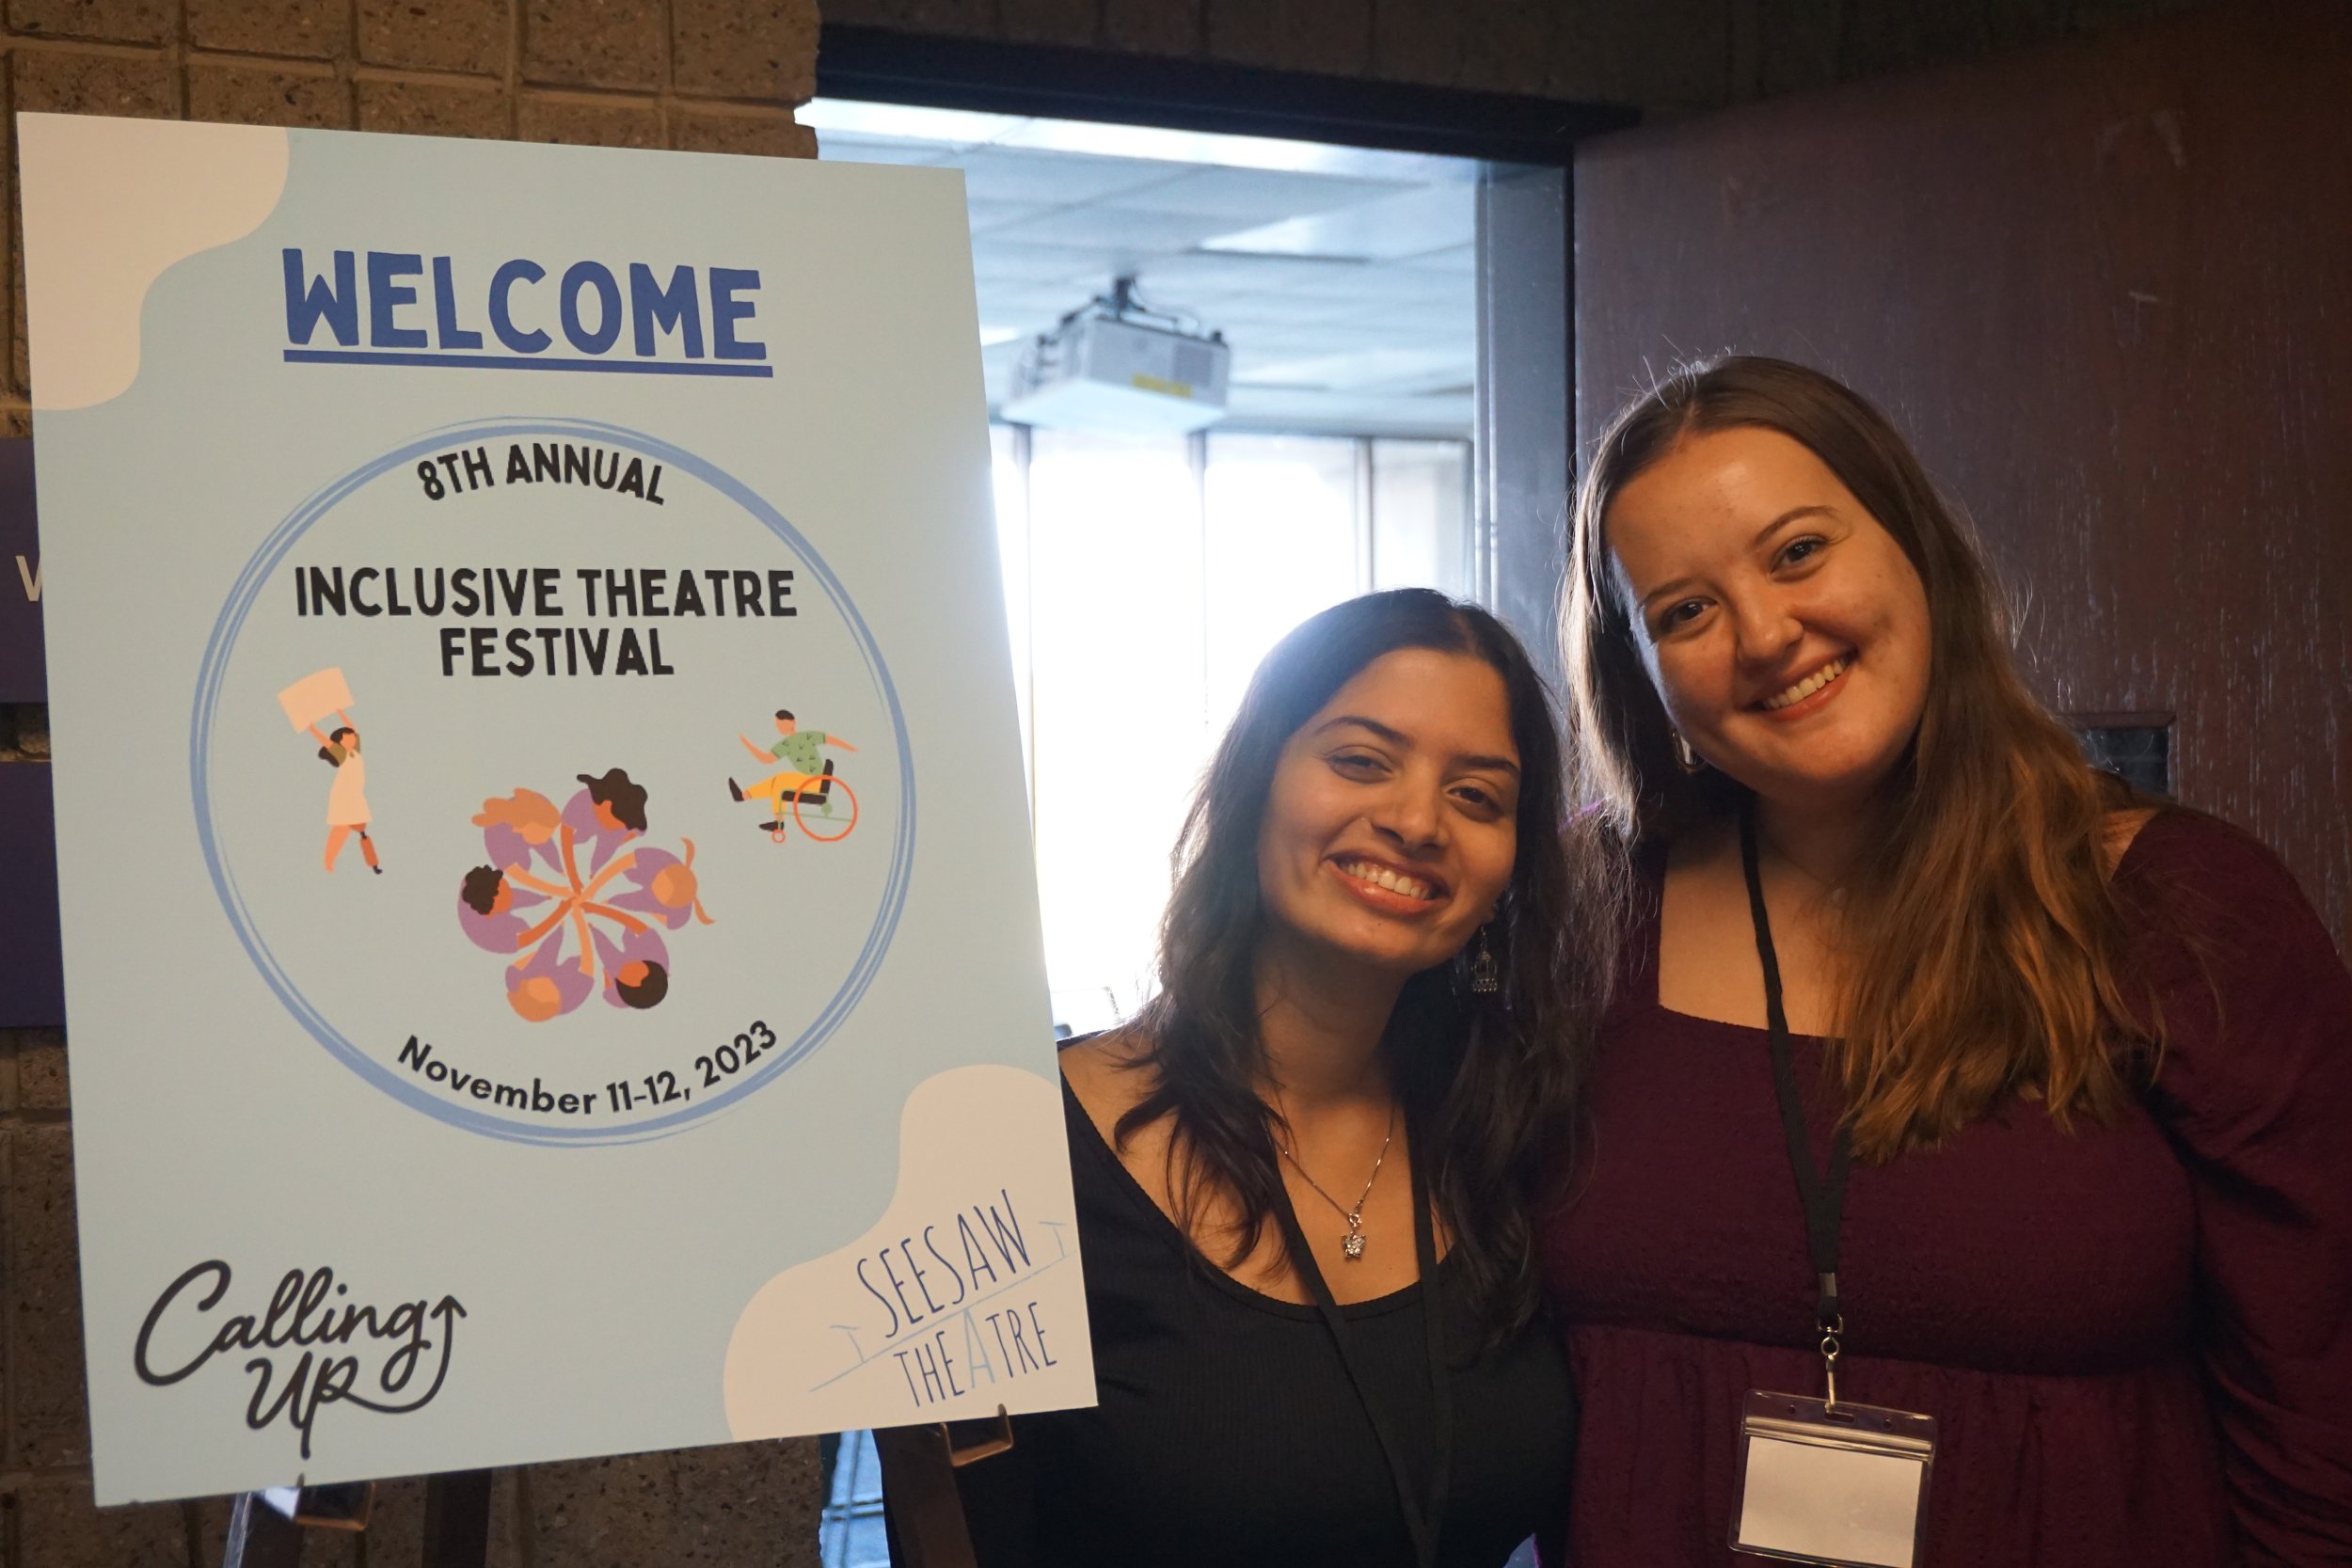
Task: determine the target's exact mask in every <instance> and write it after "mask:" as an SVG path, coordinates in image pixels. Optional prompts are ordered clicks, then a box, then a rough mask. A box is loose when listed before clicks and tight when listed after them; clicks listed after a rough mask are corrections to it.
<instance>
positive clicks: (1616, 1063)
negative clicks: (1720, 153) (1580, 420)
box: [1542, 358, 2352, 1568]
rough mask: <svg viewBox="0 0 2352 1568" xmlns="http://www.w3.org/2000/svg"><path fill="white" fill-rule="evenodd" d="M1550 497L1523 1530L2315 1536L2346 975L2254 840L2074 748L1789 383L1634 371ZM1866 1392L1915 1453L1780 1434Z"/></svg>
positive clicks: (2203, 1544)
mask: <svg viewBox="0 0 2352 1568" xmlns="http://www.w3.org/2000/svg"><path fill="white" fill-rule="evenodd" d="M1574 527H1575V532H1574V537H1573V540H1572V551H1571V564H1570V571H1569V582H1568V596H1567V603H1566V613H1565V637H1566V653H1567V657H1568V662H1569V666H1570V689H1571V714H1572V727H1573V730H1574V752H1575V757H1576V761H1577V765H1578V768H1577V770H1578V771H1579V772H1580V773H1581V783H1582V785H1583V789H1584V791H1585V793H1586V794H1587V795H1589V797H1590V798H1591V799H1593V800H1596V801H1597V802H1598V808H1599V809H1598V810H1597V812H1596V813H1595V814H1593V815H1592V816H1588V817H1586V818H1581V819H1580V820H1581V822H1582V823H1583V824H1584V825H1585V826H1587V827H1591V828H1594V829H1596V830H1597V831H1599V832H1603V833H1613V834H1614V836H1615V837H1616V838H1617V840H1618V841H1619V842H1620V843H1621V844H1622V845H1625V846H1627V847H1630V848H1631V850H1632V855H1631V863H1632V865H1633V866H1634V867H1635V869H1636V874H1635V875H1634V877H1633V878H1632V879H1631V882H1632V886H1631V893H1632V897H1631V901H1630V904H1631V919H1630V920H1629V922H1628V923H1627V925H1626V927H1625V928H1626V930H1627V931H1628V932H1629V937H1628V939H1627V940H1626V941H1625V942H1623V944H1622V948H1623V952H1624V955H1625V961H1624V963H1623V966H1622V969H1621V971H1620V980H1619V984H1618V987H1617V992H1616V996H1615V998H1614V1000H1613V1004H1612V1006H1611V1010H1610V1013H1609V1015H1608V1020H1607V1022H1606V1023H1605V1025H1604V1027H1603V1030H1602V1033H1601V1037H1600V1042H1599V1047H1598V1053H1597V1061H1596V1065H1595V1069H1594V1074H1593V1084H1592V1093H1591V1097H1590V1101H1589V1107H1590V1115H1591V1130H1590V1132H1591V1135H1590V1137H1589V1139H1588V1140H1587V1142H1586V1143H1585V1144H1584V1145H1583V1146H1581V1150H1580V1154H1579V1157H1578V1158H1575V1159H1571V1160H1566V1161H1564V1162H1563V1168H1564V1173H1565V1182H1564V1185H1565V1191H1566V1194H1567V1196H1568V1198H1569V1202H1568V1204H1567V1206H1566V1208H1565V1210H1564V1211H1563V1212H1560V1213H1558V1214H1557V1215H1556V1216H1554V1217H1552V1218H1550V1219H1549V1220H1548V1221H1547V1223H1546V1226H1545V1228H1544V1233H1543V1236H1542V1250H1543V1255H1544V1267H1545V1273H1546V1278H1547V1284H1548V1285H1549V1293H1550V1296H1551V1299H1552V1302H1553V1304H1554V1307H1555V1308H1556V1310H1557V1311H1558V1313H1559V1315H1560V1317H1561V1319H1562V1320H1563V1322H1564V1323H1565V1326H1566V1329H1567V1333H1568V1342H1569V1349H1570V1354H1571V1357H1572V1359H1573V1361H1574V1363H1575V1366H1576V1370H1577V1373H1578V1382H1579V1386H1580V1389H1581V1395H1582V1399H1583V1411H1584V1423H1583V1428H1582V1438H1581V1444H1580V1447H1579V1451H1578V1459H1577V1464H1576V1468H1575V1470H1574V1477H1575V1485H1574V1492H1575V1495H1576V1497H1577V1504H1578V1507H1577V1513H1576V1527H1575V1531H1574V1541H1573V1543H1572V1550H1571V1560H1573V1561H1574V1562H1576V1563H1577V1564H1578V1568H1695V1565H1698V1564H1725V1565H1728V1564H1730V1563H1732V1562H1734V1561H1737V1560H1740V1558H1739V1557H1738V1556H1737V1555H1736V1554H1735V1551H1734V1545H1735V1543H1736V1542H1745V1543H1746V1544H1748V1546H1749V1547H1750V1548H1751V1549H1755V1548H1757V1547H1760V1546H1771V1545H1777V1546H1778V1547H1779V1548H1780V1549H1781V1550H1782V1551H1784V1552H1788V1553H1793V1554H1794V1555H1795V1556H1797V1557H1798V1558H1799V1559H1800V1560H1821V1559H1827V1558H1835V1559H1839V1560H1850V1561H1862V1562H1873V1563H1875V1562H1901V1563H1909V1562H1912V1561H1915V1560H1921V1561H1925V1562H1927V1563H1929V1564H1931V1565H1933V1568H1979V1565H1980V1568H2033V1565H2041V1564H2046V1565H2050V1568H2058V1565H2059V1564H2064V1565H2065V1568H2127V1565H2128V1568H2141V1565H2145V1564H2151V1563H2164V1564H2168V1565H2175V1568H2225V1565H2235V1564H2244V1563H2255V1562H2260V1563H2288V1564H2315V1563H2319V1562H2323V1561H2325V1562H2344V1561H2346V1560H2352V1137H2347V1135H2346V1132H2347V1129H2352V977H2347V975H2346V974H2345V972H2344V964H2343V962H2342V960H2341V959H2340V958H2338V956H2337V954H2336V951H2335V947H2334V944H2333V942H2331V941H2330V940H2329V937H2328V932H2327V931H2326V929H2325V928H2324V927H2322V926H2321V925H2320V923H2319V921H2318V919H2317V918H2316V917H2315V916H2314V915H2313V914H2312V910H2311V908H2310V906H2309V905H2308V904H2307V903H2306V902H2305V901H2304V899H2303V896H2302V895H2301V894H2300V893H2299V892H2298V891H2297V889H2296V883H2295V879H2294V878H2293V877H2292V876H2291V875H2290V874H2289V873H2288V872H2287V870H2286V869H2285V867H2283V866H2282V865H2280V863H2279V862H2278V860H2277V859H2276V858H2275V857H2274V856H2272V855H2271V854H2270V853H2269V852H2268V851H2266V850H2265V849H2264V848H2263V847H2261V846H2259V845H2258V844H2256V843H2255V842H2254V841H2253V840H2252V839H2250V838H2249V837H2248V836H2247V835H2245V834H2244V833H2241V832H2237V831H2236V830H2234V829H2233V828H2230V827H2227V826H2225V825H2224V824H2222V823H2220V822H2218V821H2216V820H2215V819H2213V818H2211V817H2209V816H2202V815H2200V814H2197V813H2193V812H2189V811H2185V810H2179V809H2175V808H2171V807H2161V808H2159V807H2158V806H2157V804H2156V803H2155V802H2154V801H2152V800H2143V799H2141V798H2139V797H2137V796H2136V795H2134V794H2133V793H2132V792H2131V791H2130V790H2129V789H2127V788H2126V787H2124V786H2123V784H2122V783H2121V782H2120V781H2118V780H2116V779H2114V778H2112V777H2109V776H2107V775H2106V774H2103V773H2100V772H2097V771H2095V770H2094V769H2092V768H2091V767H2090V765H2089V764H2088V763H2086V762H2085V760H2084V759H2083V756H2082V753H2081V752H2080V751H2079V750H2078V749H2077V747H2076V746H2075V743H2074V738H2073V736H2070V735H2069V734H2068V733H2067V731H2066V730H2065V729H2064V728H2063V727H2062V726H2061V725H2060V724H2058V722H2057V721H2055V720H2054V719H2053V718H2052V717H2051V716H2050V715H2049V714H2048V713H2047V712H2046V711H2044V710H2043V708H2042V706H2041V705H2040V704H2039V703H2037V702H2036V701H2035V700H2034V698H2033V697H2032V695H2031V694H2030V693H2029V692H2028V691H2027V689H2026V686H2025V684H2024V683H2023V681H2022V680H2021V679H2020V678H2019V676H2018V674H2017V673H2016V671H2015V669H2014V667H2013V666H2012V664H2011V662H2010V655H2009V650H2008V646H2007V640H2006V637H2005V635H2004V632H2003V628H2002V626H2001V619H2000V616H1999V613H1998V609H1999V601H1998V597H1997V594H1996V592H1995V589H1994V582H1993V579H1992V577H1991V574H1990V573H1989V572H1988V570H1987V568H1986V566H1985V564H1984V562H1983V560H1982V558H1981V555H1980V553H1979V549H1978V547H1977V546H1976V544H1975V541H1974V540H1973V538H1972V537H1971V535H1970V532H1969V531H1968V529H1967V527H1966V526H1965V524H1964V523H1963V520H1962V519H1961V517H1960V516H1959V515H1957V514H1956V513H1955V512H1954V511H1953V510H1952V509H1951V508H1950V507H1949V506H1947V504H1946V503H1945V502H1944V501H1943V500H1941V499H1939V498H1938V497H1937V496H1936V494H1935V491H1934V489H1933V488H1932V486H1931V484H1930V483H1929V482H1928V480H1927V478H1926V475H1925V474H1924V473H1923V472H1922V470H1921V468H1920V466H1919V463H1918V461H1917V459H1916V458H1915V457H1914V456H1913V455H1912V453H1911V451H1910V449H1909V448H1908V447H1907V446H1906V445H1905V444H1904V442H1903V440H1902V438H1901V436H1899V435H1898V434H1897V433H1896V432H1895V430H1894V428H1893V427H1892V426H1891V425H1890V424H1889V423H1888V422H1887V420H1885V418H1884V417H1883V415H1881V414H1880V413H1879V411H1878V410H1877V409H1875V408H1873V407H1871V406H1870V405H1869V404H1867V403H1866V402H1864V401H1863V400H1862V399H1861V398H1859V397H1857V396H1855V395H1854V394H1853V393H1852V392H1851V391H1850V390H1848V389H1847V388H1844V387H1842V386H1840V385H1839V384H1838V383H1836V381H1833V380H1831V379H1830V378H1829V377H1827V376H1825V375H1822V374H1820V373H1819V372H1814V371H1810V370H1806V369H1804V368H1803V367H1801V366H1796V365H1791V364H1787V363H1784V362H1782V361H1778V360H1772V359H1756V358H1734V359H1727V360H1724V361H1723V362H1721V363H1719V364H1715V365H1711V366H1701V367H1696V368H1693V369H1690V370H1686V371H1681V372H1677V373H1675V374H1673V375H1671V376H1669V377H1668V378H1666V380H1665V381H1664V382H1662V383H1661V385H1660V386H1659V387H1658V388H1656V389H1655V390H1653V391H1652V392H1650V393H1649V394H1648V395H1646V396H1645V397H1643V398H1641V399H1639V400H1638V401H1637V402H1636V403H1634V404H1632V405H1631V406H1630V407H1629V408H1628V409H1627V410H1626V411H1625V412H1624V413H1622V414H1621V415H1620V416H1619V417H1618V418H1617V420H1616V421H1615V422H1614V423H1613V425H1612V426H1611V427H1610V429H1609V431H1608V432H1607V434H1606V435H1605V436H1603V438H1602V440H1601V442H1600V444H1599V447H1598V449H1597V451H1596V453H1595V454H1594V457H1593V460H1592V463H1591V465H1590V467H1589V468H1588V470H1587V472H1586V474H1585V477H1584V481H1583V485H1582V489H1581V493H1580V495H1579V497H1578V501H1577V508H1576V518H1575V525H1574ZM1824 1396H1826V1398H1824ZM1813 1402H1829V1403H1832V1409H1831V1410H1830V1411H1820V1410H1818V1409H1814V1408H1813ZM1837 1412H1842V1413H1843V1414H1842V1416H1840V1415H1838V1414H1837ZM1886 1412H1894V1413H1898V1414H1896V1415H1894V1416H1888V1415H1887V1414H1885V1413H1886ZM1917 1418H1931V1419H1932V1422H1933V1423H1934V1433H1933V1435H1934V1440H1935V1442H1936V1443H1937V1445H1938V1447H1937V1449H1936V1451H1935V1453H1934V1459H1933V1465H1932V1467H1931V1469H1930V1470H1927V1471H1925V1472H1922V1471H1921V1470H1920V1469H1919V1466H1918V1464H1917V1457H1916V1453H1915V1452H1913V1453H1912V1456H1911V1457H1910V1458H1908V1459H1905V1458H1903V1457H1902V1456H1901V1455H1900V1454H1899V1453H1889V1454H1887V1455H1883V1456H1882V1461H1883V1463H1882V1464H1881V1466H1880V1467H1879V1468H1877V1469H1874V1470H1869V1471H1868V1472H1867V1474H1868V1476H1869V1477H1872V1478H1875V1479H1874V1480H1870V1481H1868V1483H1867V1484H1864V1485H1861V1490H1859V1491H1857V1492H1854V1493H1853V1494H1852V1495H1851V1496H1846V1495H1834V1494H1835V1489H1834V1488H1829V1487H1825V1486H1824V1485H1822V1484H1821V1482H1820V1477H1821V1475H1822V1474H1823V1473H1824V1472H1820V1471H1817V1470H1807V1469H1806V1465H1807V1464H1815V1465H1829V1464H1831V1463H1832V1461H1830V1460H1826V1459H1822V1458H1820V1456H1822V1455H1828V1454H1842V1455H1846V1456H1848V1457H1846V1458H1841V1459H1838V1460H1836V1461H1835V1463H1836V1464H1841V1465H1861V1464H1862V1463H1863V1462H1862V1461H1861V1460H1858V1459H1854V1458H1852V1457H1851V1455H1853V1454H1856V1453H1859V1452H1860V1451H1861V1450H1860V1449H1851V1448H1848V1449H1839V1448H1838V1447H1837V1446H1836V1434H1837V1433H1840V1432H1842V1433H1845V1434H1847V1435H1849V1436H1851V1434H1852V1433H1857V1432H1867V1433H1873V1434H1876V1435H1879V1436H1888V1437H1916V1436H1919V1435H1920V1434H1922V1433H1925V1432H1926V1431H1927V1429H1926V1427H1925V1426H1924V1425H1923V1424H1922V1423H1921V1422H1920V1421H1919V1420H1918V1419H1917ZM1790 1420H1796V1421H1797V1422H1798V1424H1799V1425H1801V1426H1803V1425H1804V1424H1805V1423H1806V1422H1810V1423H1811V1424H1810V1426H1809V1427H1806V1430H1808V1431H1810V1432H1812V1433H1814V1435H1815V1437H1816V1438H1819V1437H1820V1434H1821V1433H1824V1432H1827V1433H1830V1434H1831V1435H1830V1438H1829V1440H1828V1442H1827V1446H1822V1445H1821V1444H1820V1443H1819V1442H1817V1443H1815V1444H1814V1446H1812V1447H1809V1448H1799V1449H1791V1448H1790V1447H1789V1438H1788V1434H1789V1433H1790V1432H1791V1431H1793V1430H1794V1429H1793V1428H1791V1427H1790V1426H1789V1425H1788V1422H1789V1421H1790ZM1841 1420H1842V1422H1843V1425H1842V1426H1840V1425H1839V1422H1840V1421H1841ZM1758 1421H1761V1422H1762V1423H1763V1424H1762V1425H1760V1426H1759V1425H1758V1424H1757V1422H1758ZM1759 1433H1761V1434H1762V1435H1760V1436H1759V1435H1758V1434H1759ZM1775 1433H1778V1434H1779V1435H1774V1434H1775ZM1743 1446H1744V1450H1745V1452H1746V1454H1747V1456H1748V1457H1747V1468H1746V1470H1745V1472H1744V1479H1742V1476H1743V1472H1742V1470H1741V1463H1742V1461H1741V1454H1742V1451H1743ZM1792 1453H1801V1454H1803V1455H1807V1456H1812V1457H1811V1458H1810V1459H1808V1460H1806V1462H1805V1463H1803V1464H1801V1463H1798V1462H1797V1461H1795V1460H1792V1459H1791V1457H1790V1456H1791V1454H1792ZM1759 1454H1762V1455H1764V1456H1766V1457H1765V1458H1764V1459H1761V1460H1759V1459H1758V1457H1757V1456H1758V1455H1759ZM1904 1465H1910V1466H1911V1468H1910V1469H1909V1470H1905V1469H1904V1468H1903V1466H1904ZM1888 1466H1891V1468H1890V1467H1888ZM1801 1471H1803V1472H1804V1475H1800V1474H1799V1472H1801ZM1864 1474H1865V1472H1864V1470H1862V1469H1855V1470H1853V1471H1852V1472H1851V1475H1849V1476H1848V1479H1849V1480H1854V1479H1856V1478H1859V1477H1863V1476H1864ZM1922 1474H1924V1475H1925V1477H1926V1481H1925V1494H1924V1499H1922V1498H1921V1497H1920V1496H1919V1492H1920V1486H1919V1481H1920V1477H1921V1475H1922ZM1807 1476H1810V1477H1811V1479H1810V1480H1807V1479H1805V1478H1806V1477H1807ZM1858 1484H1859V1483H1858ZM1873 1488H1876V1490H1873ZM1866 1493H1867V1495H1868V1497H1869V1498H1870V1499H1871V1500H1872V1501H1873V1502H1874V1503H1875V1504H1876V1505H1877V1506H1878V1508H1879V1512H1878V1513H1870V1512H1869V1511H1868V1510H1856V1509H1854V1508H1853V1507H1852V1506H1851V1505H1852V1504H1853V1502H1854V1500H1855V1498H1856V1497H1862V1496H1864V1494H1866Z"/></svg>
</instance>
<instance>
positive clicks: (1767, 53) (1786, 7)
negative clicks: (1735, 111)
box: [1732, 0, 2041, 98]
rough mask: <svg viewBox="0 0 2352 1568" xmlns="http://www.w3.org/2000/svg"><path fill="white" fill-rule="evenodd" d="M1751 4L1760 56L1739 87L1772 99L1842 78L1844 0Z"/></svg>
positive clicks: (1748, 23) (1756, 0) (1748, 25)
mask: <svg viewBox="0 0 2352 1568" xmlns="http://www.w3.org/2000/svg"><path fill="white" fill-rule="evenodd" d="M2036 3H2041V0H2036ZM1750 9H1751V10H1752V11H1753V13H1754V14H1753V15H1752V16H1750V17H1748V18H1746V19H1745V26H1744V29H1743V30H1744V31H1745V32H1746V33H1747V34H1749V35H1750V36H1751V38H1752V41H1753V53H1754V55H1755V60H1754V64H1753V67H1752V68H1751V69H1750V70H1749V71H1745V72H1743V73H1741V74H1740V76H1739V77H1737V78H1736V79H1735V80H1734V82H1733V84H1732V90H1733V91H1734V92H1737V93H1739V94H1740V95H1741V96H1753V97H1764V98H1769V97H1775V96H1778V95H1779V94H1782V93H1788V92H1803V91H1804V90H1805V89H1807V88H1809V87H1827V86H1828V85H1829V84H1831V83H1832V82H1835V81H1836V80H1837V39H1838V34H1839V32H1840V31H1841V30H1842V28H1843V25H1844V17H1845V8H1844V7H1843V5H1841V4H1840V0H1751V3H1750Z"/></svg>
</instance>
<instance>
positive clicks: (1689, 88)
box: [1551, 0, 1732, 110]
mask: <svg viewBox="0 0 2352 1568" xmlns="http://www.w3.org/2000/svg"><path fill="white" fill-rule="evenodd" d="M1553 25H1554V31H1553V34H1552V71H1551V90H1552V92H1553V93H1554V94H1556V95H1558V96H1560V97H1565V98H1593V99H1601V100H1605V101H1608V102H1611V103H1633V104H1639V105H1641V106H1642V107H1644V108H1645V109H1654V110H1677V109H1692V108H1698V107H1702V106H1706V105H1709V104H1716V103H1724V102H1725V101H1726V100H1727V99H1728V98H1729V97H1730V95H1731V91H1732V82H1731V7H1730V4H1729V0H1649V4H1647V5H1645V6H1644V7H1642V8H1640V9H1638V10H1629V9H1624V8H1617V7H1613V6H1602V5H1590V4H1587V5H1580V6H1577V7H1575V8H1570V9H1565V10H1562V11H1560V12H1557V13H1555V16H1554V24H1553Z"/></svg>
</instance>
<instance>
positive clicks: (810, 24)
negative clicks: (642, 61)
mask: <svg viewBox="0 0 2352 1568" xmlns="http://www.w3.org/2000/svg"><path fill="white" fill-rule="evenodd" d="M670 10H671V15H672V17H673V18H674V24H673V32H672V38H673V39H674V40H675V46H674V50H673V53H672V55H671V74H672V79H673V81H674V82H675V86H676V87H677V90H678V91H680V92H688V93H700V94H704V95H706V96H708V97H712V98H759V99H765V100H767V101H769V102H771V103H806V102H807V101H808V100H809V99H810V98H811V97H813V96H814V95H815V93H816V91H817V0H671V7H670Z"/></svg>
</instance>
